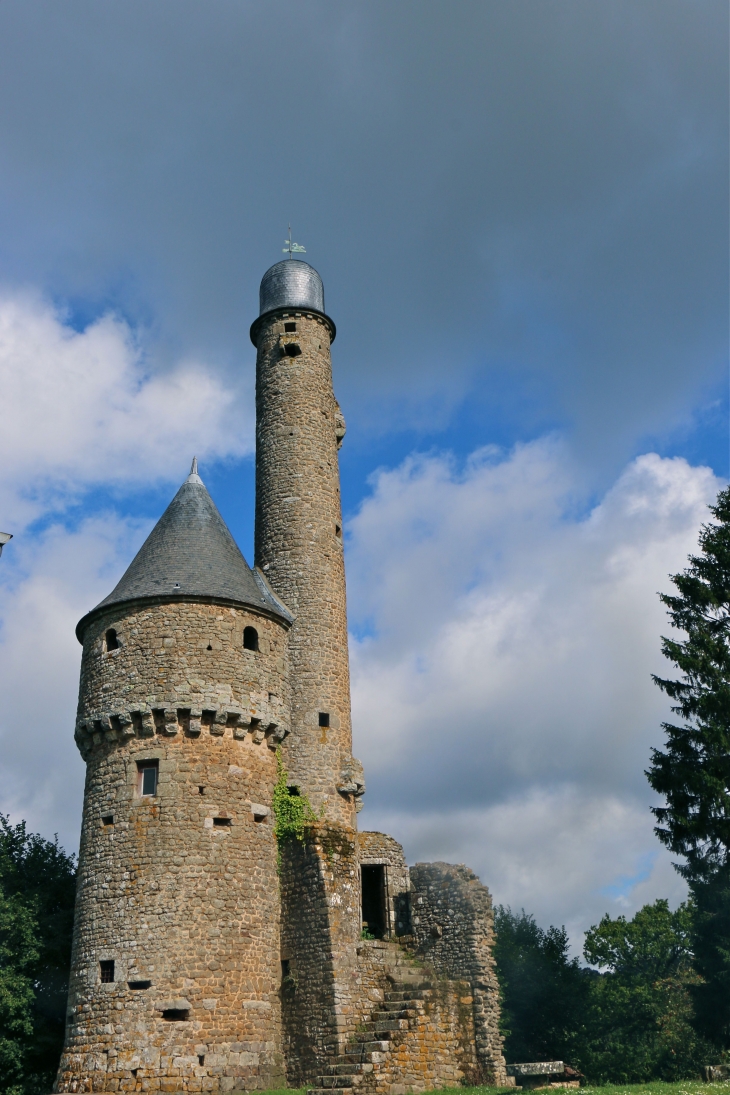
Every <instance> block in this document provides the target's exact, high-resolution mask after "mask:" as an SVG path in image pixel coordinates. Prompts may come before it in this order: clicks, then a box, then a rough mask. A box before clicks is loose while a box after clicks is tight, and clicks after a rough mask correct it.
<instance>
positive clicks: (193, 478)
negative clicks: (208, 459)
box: [185, 456, 203, 486]
mask: <svg viewBox="0 0 730 1095" xmlns="http://www.w3.org/2000/svg"><path fill="white" fill-rule="evenodd" d="M185 482H186V483H200V485H201V486H202V485H203V480H202V479H201V478H200V476H199V475H198V458H197V456H194V457H193V462H192V464H191V465H190V475H189V476H188V477H187V479H186V480H185Z"/></svg>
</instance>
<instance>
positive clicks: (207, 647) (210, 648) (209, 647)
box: [205, 643, 213, 650]
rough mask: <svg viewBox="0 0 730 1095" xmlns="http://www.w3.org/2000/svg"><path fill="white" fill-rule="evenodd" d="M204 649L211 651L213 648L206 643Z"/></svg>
mask: <svg viewBox="0 0 730 1095" xmlns="http://www.w3.org/2000/svg"><path fill="white" fill-rule="evenodd" d="M205 649H206V650H212V649H213V647H212V646H211V645H210V643H208V645H207V646H206V648H205Z"/></svg>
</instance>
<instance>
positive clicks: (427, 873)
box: [410, 863, 507, 1084]
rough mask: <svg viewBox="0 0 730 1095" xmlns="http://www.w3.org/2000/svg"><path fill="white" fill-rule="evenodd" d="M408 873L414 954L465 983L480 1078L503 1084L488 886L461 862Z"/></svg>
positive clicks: (422, 866)
mask: <svg viewBox="0 0 730 1095" xmlns="http://www.w3.org/2000/svg"><path fill="white" fill-rule="evenodd" d="M410 875H411V924H412V930H413V936H414V941H415V953H416V954H417V955H418V956H419V957H422V958H424V959H425V960H426V961H427V962H428V963H429V964H430V965H431V966H433V968H434V969H435V970H436V971H437V973H439V974H440V975H441V976H443V977H451V978H454V979H459V980H463V981H468V982H469V984H470V985H471V988H472V995H473V1002H474V1027H475V1037H476V1049H477V1056H478V1059H479V1064H480V1068H481V1071H482V1075H483V1077H484V1082H486V1083H494V1084H505V1083H507V1074H506V1068H505V1061H504V1057H503V1056H502V1038H501V1035H500V1033H499V985H498V983H497V975H496V972H495V965H494V959H493V957H492V947H493V945H494V912H493V910H492V899H491V897H490V896H489V890H488V889H487V887H486V886H483V885H482V883H481V882H480V881H479V879H478V878H477V876H476V875H475V874H474V872H473V871H470V870H469V868H468V867H464V866H463V865H461V864H460V865H459V866H454V865H453V864H451V863H417V864H416V865H415V867H411V871H410Z"/></svg>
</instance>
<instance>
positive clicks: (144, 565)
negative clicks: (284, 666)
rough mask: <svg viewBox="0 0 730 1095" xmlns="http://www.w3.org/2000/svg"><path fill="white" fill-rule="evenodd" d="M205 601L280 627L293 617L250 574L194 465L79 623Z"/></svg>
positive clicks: (80, 627)
mask: <svg viewBox="0 0 730 1095" xmlns="http://www.w3.org/2000/svg"><path fill="white" fill-rule="evenodd" d="M176 600H181V601H205V602H209V603H214V604H224V605H231V606H240V607H242V608H250V609H252V610H253V611H254V612H259V613H263V614H264V615H266V616H273V617H275V618H276V619H278V620H279V621H280V622H282V623H284V624H287V625H288V624H291V623H292V620H293V617H292V615H291V613H290V612H289V611H288V609H287V608H286V606H285V605H284V604H282V602H281V601H280V600H279V599H278V598H277V597H276V596H275V594H274V593H273V591H272V590H271V588H270V586H269V584H268V582H267V581H266V579H265V577H264V575H263V574H262V573H261V571H260V570H258V569H255V570H251V568H250V567H249V565H248V563H247V562H246V560H245V559H244V557H243V555H242V553H241V550H240V548H239V547H238V544H237V543H236V541H235V540H234V539H233V537H232V536H231V533H230V531H229V529H228V526H227V525H226V523H225V521H224V520H223V518H222V517H221V515H220V513H219V512H218V508H217V507H216V504H215V502H214V501H213V499H212V498H211V496H210V495H209V494H208V491H207V489H206V487H205V484H204V483H203V480H202V479H201V478H200V476H199V475H198V464H197V460H193V466H192V468H191V471H190V475H189V476H188V477H187V479H186V480H185V482H184V483H183V485H182V486H181V487H180V490H179V491H178V492H177V494H176V495H175V497H174V498H173V500H172V501H171V502H170V505H169V506H168V507H167V509H166V510H165V512H164V513H163V514H162V517H160V519H159V521H158V522H157V524H156V525H155V527H154V528H153V529H152V532H151V533H150V534H149V536H148V537H147V539H146V540H145V542H144V543H143V544H142V547H141V548H140V549H139V551H138V552H137V554H136V555H135V557H134V559H133V560H132V562H131V563H130V564H129V566H128V567H127V570H126V571H125V573H124V575H123V576H122V579H121V581H120V582H119V583H118V584H117V585H116V586H115V588H114V589H113V590H112V592H111V593H110V594H109V596H108V597H105V598H104V600H103V601H101V602H100V603H99V604H98V605H97V606H96V608H93V609H92V610H91V612H87V614H86V615H85V616H84V617H83V618H82V619H81V620H80V621H79V623H78V624H77V626H76V636H77V638H78V640H79V642H83V637H84V631H85V630H86V628H87V626H88V624H89V623H90V622H91V620H92V619H94V618H95V617H96V616H98V615H99V614H100V613H102V612H103V611H104V610H106V609H109V608H113V607H116V606H117V605H122V604H134V603H136V602H141V603H144V602H148V603H156V604H159V603H160V602H163V601H176Z"/></svg>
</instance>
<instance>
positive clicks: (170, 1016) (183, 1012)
mask: <svg viewBox="0 0 730 1095" xmlns="http://www.w3.org/2000/svg"><path fill="white" fill-rule="evenodd" d="M189 1014H190V1012H189V1011H188V1009H187V1008H165V1010H164V1011H163V1013H162V1018H163V1019H167V1021H168V1022H170V1023H174V1022H175V1021H176V1020H177V1021H178V1022H185V1020H186V1019H187V1017H188V1015H189Z"/></svg>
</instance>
